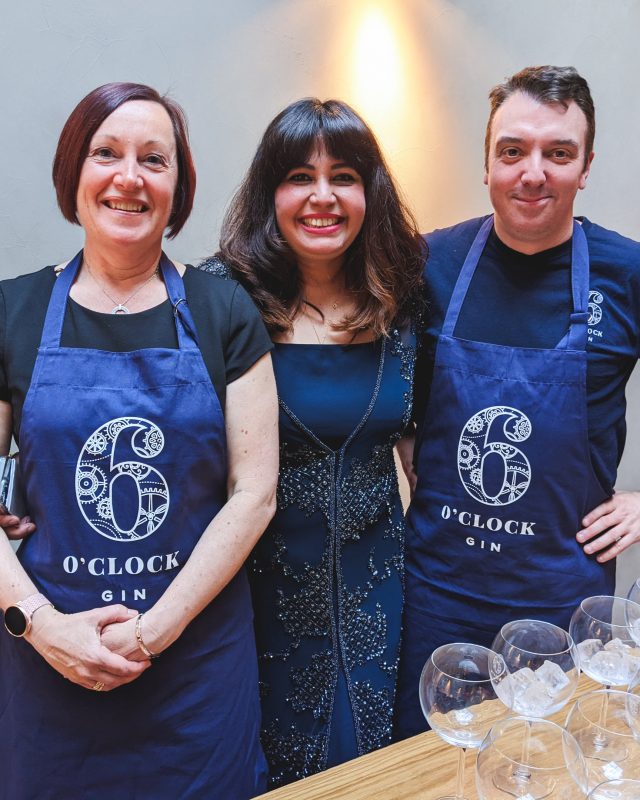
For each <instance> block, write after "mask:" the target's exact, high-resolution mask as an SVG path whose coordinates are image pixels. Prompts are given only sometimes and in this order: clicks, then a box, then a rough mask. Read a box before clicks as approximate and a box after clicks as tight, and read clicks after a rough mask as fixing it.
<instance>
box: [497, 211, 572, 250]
mask: <svg viewBox="0 0 640 800" xmlns="http://www.w3.org/2000/svg"><path fill="white" fill-rule="evenodd" d="M493 226H494V228H495V232H496V236H497V237H498V239H500V241H501V242H502V244H504V245H506V246H507V247H509V248H511V250H515V251H516V252H517V253H522V254H523V255H525V256H534V255H536V253H542V252H543V251H544V250H551V248H552V247H557V246H558V245H560V244H564V243H565V242H567V241H569V239H570V238H571V237H572V235H573V218H571V219H569V220H568V222H567V223H566V224H565V225H563V226H562V227H561V228H559V229H558V231H554V233H552V234H549V235H548V236H544V235H542V236H539V237H535V238H522V237H520V236H518V235H517V233H516V234H513V233H510V232H509V230H507V229H506V228H505V227H504V226H503V225H502V224H501V222H500V220H499V219H498V218H497V217H494V221H493Z"/></svg>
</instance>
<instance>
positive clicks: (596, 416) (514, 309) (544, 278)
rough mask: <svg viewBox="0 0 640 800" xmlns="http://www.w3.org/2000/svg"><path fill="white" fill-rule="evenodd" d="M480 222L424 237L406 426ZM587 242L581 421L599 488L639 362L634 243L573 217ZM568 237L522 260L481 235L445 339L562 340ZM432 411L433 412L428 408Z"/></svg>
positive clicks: (639, 281)
mask: <svg viewBox="0 0 640 800" xmlns="http://www.w3.org/2000/svg"><path fill="white" fill-rule="evenodd" d="M484 219H485V218H483V219H480V218H478V219H473V220H467V221H466V222H462V223H460V224H459V225H454V226H453V227H451V228H445V229H442V230H437V231H434V232H433V233H431V234H428V235H427V242H428V244H429V259H428V261H427V264H426V267H425V273H424V274H425V285H426V294H427V301H428V303H429V309H428V312H427V325H426V328H425V332H424V336H423V349H422V352H421V357H420V362H419V367H418V370H417V377H416V387H415V389H416V421H417V422H418V424H420V420H421V418H422V416H423V415H424V413H425V407H426V403H427V400H428V395H429V387H430V384H431V374H432V367H433V359H434V357H435V351H436V346H437V339H438V335H439V334H440V331H441V329H442V323H443V321H444V317H445V314H446V311H447V308H448V305H449V301H450V298H451V293H452V292H453V287H454V285H455V282H456V280H457V278H458V274H459V272H460V269H461V268H462V264H463V262H464V260H465V257H466V255H467V252H468V251H469V248H470V247H471V244H472V242H473V240H474V238H475V235H476V234H477V232H478V230H479V228H480V226H481V224H482V223H483V222H484ZM581 221H582V229H583V231H584V233H585V235H586V237H587V243H588V246H589V265H590V281H589V290H590V291H589V313H590V319H589V323H588V341H587V417H588V431H589V445H590V452H591V459H592V462H593V467H594V470H595V472H596V475H597V476H598V478H599V479H600V481H601V483H602V485H603V488H604V489H605V490H606V491H610V490H611V488H612V486H613V485H614V483H615V479H616V470H617V465H618V463H619V461H620V458H621V457H622V451H623V449H624V442H625V436H626V424H625V412H626V401H625V386H626V383H627V381H628V379H629V376H630V374H631V372H632V370H633V367H634V366H635V364H636V360H637V359H638V357H639V356H640V244H639V243H638V242H634V241H633V240H631V239H627V238H625V237H624V236H620V234H618V233H615V232H614V231H610V230H607V229H605V228H602V227H600V226H599V225H595V224H594V223H592V222H590V221H589V220H588V219H582V220H581ZM570 267H571V240H569V241H568V242H565V243H564V244H561V245H559V246H558V247H553V248H551V249H549V250H545V251H544V252H541V253H536V254H535V255H524V254H523V253H518V252H517V251H515V250H512V249H511V248H509V247H507V246H506V245H505V244H503V243H502V242H501V241H500V240H499V239H498V237H497V236H496V234H495V232H492V233H491V235H490V236H489V239H488V241H487V244H486V246H485V248H484V251H483V253H482V256H481V257H480V261H479V262H478V267H477V269H476V271H475V273H474V275H473V278H472V280H471V283H470V285H469V290H468V292H467V295H466V297H465V300H464V303H463V305H462V308H461V310H460V316H459V317H458V321H457V324H456V328H455V331H454V335H455V336H456V337H459V338H461V339H469V340H473V341H479V342H489V343H492V344H501V345H508V346H511V347H540V348H553V347H555V346H556V345H557V344H558V342H559V341H560V340H561V339H562V337H563V336H564V335H565V334H566V332H567V330H568V327H569V314H570V313H571V310H572V298H571V269H570ZM432 413H437V409H433V410H432Z"/></svg>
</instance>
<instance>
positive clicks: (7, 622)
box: [4, 606, 28, 636]
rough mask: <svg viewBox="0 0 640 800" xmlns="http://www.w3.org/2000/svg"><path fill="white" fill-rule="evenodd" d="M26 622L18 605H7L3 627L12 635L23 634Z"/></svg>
mask: <svg viewBox="0 0 640 800" xmlns="http://www.w3.org/2000/svg"><path fill="white" fill-rule="evenodd" d="M27 622H28V621H27V617H26V615H25V613H24V611H23V610H22V609H21V608H18V606H9V608H8V609H7V610H6V611H5V612H4V627H5V628H6V629H7V630H8V631H9V633H10V634H11V635H12V636H24V634H25V632H26V630H27Z"/></svg>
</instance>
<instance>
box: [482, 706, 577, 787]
mask: <svg viewBox="0 0 640 800" xmlns="http://www.w3.org/2000/svg"><path fill="white" fill-rule="evenodd" d="M525 738H528V740H529V747H528V748H527V751H526V753H525V752H524V751H523V749H522V742H523V740H524V739H525ZM498 773H505V774H523V775H524V774H528V775H530V776H531V780H530V781H529V782H525V783H521V784H519V785H514V786H509V787H507V786H501V785H498V784H497V783H496V780H495V776H496V774H498ZM532 784H533V785H535V786H537V787H538V789H539V791H540V795H538V796H539V797H554V798H558V800H559V799H560V798H562V800H574V799H575V800H578V798H583V797H584V796H585V794H586V793H587V768H586V765H585V761H584V757H583V755H582V753H581V752H580V747H579V746H578V743H577V742H576V740H575V739H574V737H573V736H572V735H571V734H570V733H569V732H568V731H566V730H564V729H563V728H561V727H560V725H556V723H555V722H551V721H550V720H546V719H531V718H528V717H509V718H508V719H506V720H502V721H501V722H498V723H497V724H496V725H494V726H493V728H491V730H490V731H489V733H488V734H487V737H486V739H485V740H484V741H483V742H482V744H481V745H480V750H479V752H478V760H477V762H476V786H477V789H478V795H479V797H480V799H481V800H505V799H506V798H509V799H510V798H513V797H516V798H523V799H524V798H526V800H530V798H531V797H532V795H531V793H530V791H529V790H530V787H531V785H532Z"/></svg>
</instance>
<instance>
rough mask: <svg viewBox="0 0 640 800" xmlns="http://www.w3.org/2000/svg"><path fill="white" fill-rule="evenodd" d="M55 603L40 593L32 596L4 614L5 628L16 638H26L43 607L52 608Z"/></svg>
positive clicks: (10, 607) (11, 607)
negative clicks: (35, 617) (36, 615)
mask: <svg viewBox="0 0 640 800" xmlns="http://www.w3.org/2000/svg"><path fill="white" fill-rule="evenodd" d="M51 605H53V603H52V602H51V601H50V600H47V598H46V597H45V596H44V595H43V594H40V593H37V594H30V595H29V597H26V598H25V599H24V600H20V602H19V603H16V604H15V605H13V606H9V607H8V608H7V609H6V610H5V612H4V627H5V628H6V629H7V631H8V632H9V633H10V634H11V635H12V636H15V637H16V638H18V637H21V636H26V634H27V633H29V631H30V630H31V620H32V618H33V615H34V614H35V613H36V611H37V610H38V609H39V608H42V606H51Z"/></svg>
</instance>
